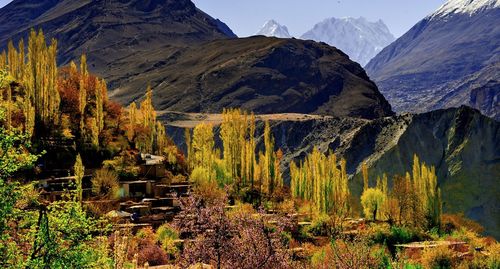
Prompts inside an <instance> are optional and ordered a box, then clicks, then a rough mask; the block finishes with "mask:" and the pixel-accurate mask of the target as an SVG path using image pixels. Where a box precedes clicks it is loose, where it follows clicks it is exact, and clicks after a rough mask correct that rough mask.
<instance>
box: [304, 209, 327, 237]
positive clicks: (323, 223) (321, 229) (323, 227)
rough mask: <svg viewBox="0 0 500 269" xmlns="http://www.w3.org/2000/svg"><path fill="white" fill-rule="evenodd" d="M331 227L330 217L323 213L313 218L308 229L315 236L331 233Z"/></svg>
mask: <svg viewBox="0 0 500 269" xmlns="http://www.w3.org/2000/svg"><path fill="white" fill-rule="evenodd" d="M331 229H332V227H330V217H329V216H328V215H326V214H321V215H319V216H318V217H316V218H314V219H313V221H312V223H311V226H310V227H309V228H308V229H307V231H308V232H309V233H310V234H312V235H314V236H328V235H330V233H331Z"/></svg>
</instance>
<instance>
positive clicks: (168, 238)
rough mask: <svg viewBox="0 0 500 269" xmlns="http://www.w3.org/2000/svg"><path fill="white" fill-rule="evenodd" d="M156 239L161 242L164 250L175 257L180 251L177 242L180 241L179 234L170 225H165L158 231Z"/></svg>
mask: <svg viewBox="0 0 500 269" xmlns="http://www.w3.org/2000/svg"><path fill="white" fill-rule="evenodd" d="M156 237H157V240H158V242H160V244H161V246H162V248H163V250H164V251H165V252H166V253H168V254H170V255H175V254H177V252H178V251H179V249H178V246H177V245H176V242H175V240H177V239H179V232H177V230H176V229H175V228H174V227H172V225H169V224H163V225H162V226H160V227H159V228H158V229H157V230H156Z"/></svg>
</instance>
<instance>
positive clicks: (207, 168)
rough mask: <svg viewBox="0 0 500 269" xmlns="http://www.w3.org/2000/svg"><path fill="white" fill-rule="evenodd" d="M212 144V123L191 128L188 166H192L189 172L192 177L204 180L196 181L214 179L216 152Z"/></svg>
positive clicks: (205, 181)
mask: <svg viewBox="0 0 500 269" xmlns="http://www.w3.org/2000/svg"><path fill="white" fill-rule="evenodd" d="M214 146H215V142H214V133H213V127H212V125H210V124H206V123H202V124H199V125H197V126H196V127H195V128H194V130H193V138H192V144H191V148H192V151H191V154H192V156H190V157H189V160H190V162H191V165H190V166H191V167H194V168H193V172H192V173H191V177H192V179H193V180H195V181H199V180H202V181H204V182H198V183H210V182H212V181H213V180H215V174H214V167H215V159H216V158H217V157H218V156H217V155H218V154H216V152H215V149H214Z"/></svg>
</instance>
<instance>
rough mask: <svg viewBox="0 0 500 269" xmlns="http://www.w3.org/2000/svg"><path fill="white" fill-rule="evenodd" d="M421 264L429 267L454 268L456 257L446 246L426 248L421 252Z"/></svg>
mask: <svg viewBox="0 0 500 269" xmlns="http://www.w3.org/2000/svg"><path fill="white" fill-rule="evenodd" d="M422 264H423V265H424V266H425V268H429V269H447V268H455V266H456V265H457V259H456V257H455V256H454V254H453V251H452V250H450V249H449V248H448V247H446V246H445V247H437V248H428V249H426V250H424V253H423V254H422Z"/></svg>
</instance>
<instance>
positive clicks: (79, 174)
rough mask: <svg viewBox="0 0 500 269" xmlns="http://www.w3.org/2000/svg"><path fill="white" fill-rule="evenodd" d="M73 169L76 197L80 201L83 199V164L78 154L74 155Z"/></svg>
mask: <svg viewBox="0 0 500 269" xmlns="http://www.w3.org/2000/svg"><path fill="white" fill-rule="evenodd" d="M73 169H74V171H75V183H76V199H77V201H79V202H81V201H82V199H83V187H82V181H83V177H84V176H85V167H84V166H83V162H82V158H81V157H80V154H78V155H77V156H76V161H75V165H74V166H73Z"/></svg>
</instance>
